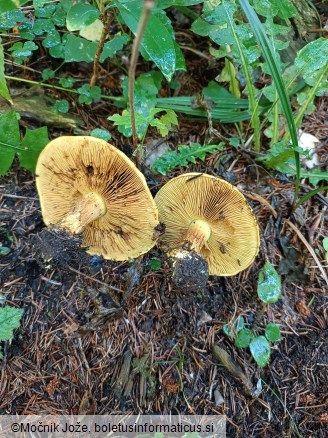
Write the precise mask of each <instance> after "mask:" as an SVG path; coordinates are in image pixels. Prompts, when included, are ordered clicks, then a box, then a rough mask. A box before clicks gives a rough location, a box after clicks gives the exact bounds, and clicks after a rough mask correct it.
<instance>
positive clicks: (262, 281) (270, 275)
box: [257, 262, 281, 304]
mask: <svg viewBox="0 0 328 438" xmlns="http://www.w3.org/2000/svg"><path fill="white" fill-rule="evenodd" d="M257 293H258V296H259V298H260V300H261V301H263V302H264V303H266V304H269V303H275V302H276V301H278V300H279V298H280V296H281V279H280V276H279V274H278V272H277V271H276V270H275V268H274V267H273V266H272V265H271V263H269V262H266V263H265V265H264V266H263V268H262V269H261V270H260V272H259V278H258V283H257Z"/></svg>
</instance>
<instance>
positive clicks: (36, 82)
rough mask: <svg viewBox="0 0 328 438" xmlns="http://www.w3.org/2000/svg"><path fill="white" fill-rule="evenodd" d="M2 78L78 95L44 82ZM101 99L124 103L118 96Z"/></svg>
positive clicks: (70, 90)
mask: <svg viewBox="0 0 328 438" xmlns="http://www.w3.org/2000/svg"><path fill="white" fill-rule="evenodd" d="M4 76H5V79H7V80H9V81H18V82H25V83H26V84H31V85H39V86H40V87H44V88H51V89H52V90H60V91H67V92H69V93H74V94H79V92H78V91H77V90H73V89H71V88H64V87H58V86H57V85H50V84H45V83H44V82H38V81H32V80H30V79H23V78H18V77H16V76H8V75H4ZM101 98H102V99H106V100H113V101H114V102H124V101H125V99H124V98H123V97H118V96H105V95H101Z"/></svg>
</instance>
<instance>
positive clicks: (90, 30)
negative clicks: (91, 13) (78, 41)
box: [80, 20, 104, 41]
mask: <svg viewBox="0 0 328 438" xmlns="http://www.w3.org/2000/svg"><path fill="white" fill-rule="evenodd" d="M103 28H104V25H103V23H102V21H101V20H96V21H94V22H93V23H92V24H89V26H87V27H84V28H83V29H81V30H80V36H81V37H82V38H85V39H86V40H88V41H99V40H100V37H101V34H102V31H103Z"/></svg>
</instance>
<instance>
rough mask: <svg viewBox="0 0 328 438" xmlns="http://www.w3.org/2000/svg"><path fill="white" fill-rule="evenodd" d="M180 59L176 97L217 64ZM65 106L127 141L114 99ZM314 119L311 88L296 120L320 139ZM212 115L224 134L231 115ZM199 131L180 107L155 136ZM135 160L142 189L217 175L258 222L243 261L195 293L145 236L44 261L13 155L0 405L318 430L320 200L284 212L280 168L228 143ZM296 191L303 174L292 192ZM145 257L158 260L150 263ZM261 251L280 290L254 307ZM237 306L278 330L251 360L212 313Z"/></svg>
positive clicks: (327, 344) (4, 205) (234, 427)
mask: <svg viewBox="0 0 328 438" xmlns="http://www.w3.org/2000/svg"><path fill="white" fill-rule="evenodd" d="M188 62H189V65H188V74H187V73H183V74H181V77H180V81H181V84H182V89H181V94H182V95H183V94H186V95H191V94H193V93H194V92H195V91H199V89H200V87H201V86H202V85H203V86H206V85H207V83H208V82H209V80H211V79H212V78H213V77H215V75H216V74H217V72H215V71H206V72H204V66H203V64H204V61H203V59H201V58H197V55H193V54H191V55H190V57H189V61H188ZM84 68H89V67H86V66H84ZM71 73H72V72H71ZM84 74H85V75H87V74H88V72H84ZM118 84H119V76H118V74H117V75H116V76H115V74H114V75H112V76H110V77H108V78H107V85H106V86H108V87H116V86H117V87H118ZM49 93H54V92H49ZM65 98H66V99H69V96H65ZM77 110H78V111H79V113H78V114H76V116H78V117H79V118H80V119H81V120H83V123H84V128H81V129H82V130H83V129H86V130H89V129H93V128H95V127H100V126H101V127H103V128H105V129H108V130H109V131H110V132H111V134H112V139H111V143H112V144H114V145H115V146H117V147H120V148H121V149H123V150H124V151H125V152H126V153H127V154H129V147H128V146H127V145H125V146H124V148H123V146H120V145H122V144H124V143H126V139H124V138H123V137H120V136H119V135H118V133H117V131H116V129H115V128H113V126H112V125H111V124H110V123H109V122H108V121H107V119H106V118H107V117H108V115H109V114H110V113H114V112H115V111H117V109H116V110H115V108H114V107H111V106H110V104H108V103H99V104H98V105H97V106H96V107H95V108H93V109H92V111H90V108H88V107H85V108H83V106H82V105H80V106H79V107H78V108H77ZM40 117H42V115H40ZM326 119H327V109H326V108H325V104H324V101H323V100H318V102H317V110H316V112H315V113H314V114H313V115H311V116H308V117H307V118H306V119H305V121H304V123H303V126H302V128H303V129H304V130H306V131H307V132H309V133H312V134H314V135H316V136H317V137H318V138H319V140H320V141H322V142H324V141H325V139H326V138H327V136H328V132H327V131H328V127H327V124H325V120H326ZM22 123H23V126H32V127H35V126H37V127H38V126H40V125H42V123H44V122H43V120H42V121H36V120H30V119H28V118H24V116H23V117H22ZM214 127H215V128H216V129H217V130H218V131H219V132H222V133H224V135H225V136H229V135H231V136H233V135H235V133H234V127H233V126H229V125H225V126H222V125H220V124H214ZM206 130H207V123H206V121H196V122H195V121H190V120H184V119H182V118H181V119H180V123H179V129H178V131H177V132H175V133H173V134H170V136H169V137H168V139H167V141H168V144H169V145H170V146H171V147H173V148H174V147H176V146H177V145H178V144H185V143H188V142H190V141H193V142H196V141H199V142H200V143H201V142H202V141H203V140H204V138H205V136H206V134H207V132H206ZM62 134H66V135H67V134H72V130H71V131H68V130H65V131H64V130H60V131H59V130H58V129H56V128H52V130H51V136H52V138H54V137H56V136H59V135H62ZM152 134H154V133H152V132H149V138H150V137H151V136H152ZM159 141H160V139H159ZM130 152H131V151H130ZM319 158H320V160H321V163H323V162H324V160H325V159H327V157H325V155H324V150H321V151H319ZM143 171H144V172H145V174H146V178H147V181H148V183H149V187H150V189H151V191H152V193H153V195H155V194H156V192H157V191H158V190H159V188H160V187H161V186H162V185H163V184H164V183H165V182H166V181H168V180H169V179H170V178H172V177H174V176H177V175H179V174H181V173H184V172H187V171H192V172H195V171H197V172H204V173H209V174H211V175H216V176H219V177H222V178H225V179H228V180H229V181H231V182H232V183H233V184H234V185H235V186H236V187H238V188H239V189H240V190H242V191H243V193H244V194H245V196H246V197H247V199H248V201H249V203H250V205H251V206H252V208H253V211H254V214H255V216H256V218H257V220H258V223H259V227H260V231H261V248H260V252H259V255H258V257H257V258H256V261H255V263H254V264H253V265H252V266H251V267H250V268H248V269H247V270H246V271H243V272H241V273H240V274H239V275H237V276H234V277H226V278H218V277H210V279H209V282H208V287H207V289H206V290H204V292H203V293H202V294H193V293H190V291H188V290H186V291H184V292H183V293H181V292H180V293H177V292H176V291H174V290H173V288H172V285H171V282H170V277H169V270H168V266H167V264H166V261H165V257H164V255H163V254H162V253H161V251H160V250H159V249H158V248H156V247H155V248H154V249H153V250H151V251H150V253H149V254H147V255H145V256H144V257H143V258H141V259H138V260H135V261H134V262H132V263H128V262H124V263H114V262H110V261H104V260H101V259H100V258H94V257H89V256H88V257H87V259H85V258H84V257H83V258H82V260H83V261H82V262H81V261H80V260H79V259H78V258H72V261H71V262H70V263H69V264H66V266H61V267H60V268H56V267H54V266H53V265H51V263H50V264H49V263H47V262H42V260H40V257H39V254H38V251H37V244H36V242H37V239H38V235H39V233H40V232H41V230H42V229H43V228H44V224H43V221H42V216H41V212H40V204H39V200H38V195H37V192H36V188H35V179H34V176H33V175H32V174H30V173H29V172H27V171H24V170H22V169H19V168H18V166H17V165H14V166H13V168H12V170H11V172H10V173H9V174H8V175H7V176H6V177H2V178H1V179H0V241H1V243H2V245H3V246H6V247H8V248H9V249H10V252H9V253H8V254H7V255H5V256H1V258H0V288H1V289H0V292H1V294H4V295H5V297H6V303H7V304H9V305H12V306H16V307H20V308H22V309H24V315H23V318H22V324H21V327H20V329H18V330H16V332H15V337H14V339H13V341H12V342H10V343H9V342H6V343H4V345H3V347H4V359H3V360H2V361H1V362H0V414H14V413H19V414H42V413H50V414H56V415H57V414H61V413H63V414H78V413H80V414H93V413H97V414H109V413H113V414H114V413H115V414H120V413H129V412H131V413H169V412H171V413H184V414H208V415H216V414H224V415H226V417H227V431H228V436H233V437H242V438H247V437H264V436H266V437H285V436H304V437H318V438H319V437H327V436H328V305H327V304H328V295H327V283H326V281H325V278H324V275H323V274H322V272H321V270H320V268H319V267H318V264H317V262H316V261H315V260H314V259H313V257H312V255H311V253H310V251H309V248H312V249H313V250H314V251H315V254H317V257H318V258H319V260H320V262H321V265H323V266H324V268H323V269H325V265H327V263H326V262H325V254H324V251H323V248H322V245H321V241H322V237H323V236H324V235H325V233H326V231H325V229H324V220H325V219H327V200H326V198H324V197H323V196H322V195H317V196H314V197H312V198H311V199H310V200H308V201H307V202H305V203H304V204H303V206H302V207H301V208H300V209H299V210H298V211H297V213H296V214H293V215H292V216H289V210H290V204H291V199H292V196H293V190H294V181H293V179H292V178H290V179H287V178H286V177H284V175H282V174H277V173H275V172H268V171H267V170H265V169H264V168H262V167H261V166H260V165H258V163H257V162H255V161H254V159H253V157H252V155H251V154H249V153H247V152H244V151H237V150H232V149H231V150H229V149H225V150H224V151H219V152H217V153H216V154H214V155H209V156H208V157H207V159H206V161H204V162H197V163H196V164H191V165H190V166H189V168H188V169H185V168H177V169H176V170H175V172H170V173H169V174H168V175H167V176H166V177H162V176H159V175H154V174H151V173H149V170H147V169H146V168H143ZM307 189H308V186H307V182H306V181H303V183H302V185H301V195H304V194H305V193H306V192H307ZM304 241H305V242H304ZM152 259H158V260H161V267H160V268H159V269H158V270H156V271H154V270H152V269H151V267H152V265H151V263H150V260H152ZM266 260H269V261H270V262H271V263H272V264H273V265H274V266H275V267H276V268H277V269H278V270H280V272H283V274H282V275H281V276H282V290H283V291H282V298H281V300H279V301H278V302H277V303H276V304H271V305H269V306H268V308H267V310H266V312H265V313H264V314H261V311H262V306H261V302H260V301H259V299H258V297H257V279H258V272H259V270H260V269H261V267H262V266H263V264H264V262H265V261H266ZM326 272H327V270H326ZM326 275H327V274H326ZM111 287H115V288H118V289H120V290H121V291H122V292H117V291H114V290H113V289H111ZM113 294H115V298H116V301H118V302H119V303H120V304H119V305H115V303H114V302H113V300H112V299H111V298H110V296H113ZM241 315H242V316H244V318H245V320H247V321H248V323H249V324H250V326H251V327H253V328H254V329H255V330H261V328H262V327H264V326H265V324H266V323H267V322H274V323H276V324H278V325H279V326H280V328H281V331H282V339H281V341H280V342H278V343H276V344H275V345H274V346H273V348H272V356H271V360H270V363H269V365H268V366H266V367H265V368H264V369H260V368H259V367H258V366H257V365H256V364H255V362H254V360H253V359H252V358H251V355H250V354H249V351H248V350H242V349H237V348H236V347H235V345H234V343H233V342H232V341H231V340H230V339H229V338H228V337H227V336H226V335H225V334H224V333H223V330H222V328H223V325H224V324H227V323H229V322H231V321H232V320H233V319H235V318H236V317H237V316H241ZM213 345H218V346H220V347H222V348H224V349H225V350H226V351H227V352H228V353H229V355H230V356H231V358H232V360H233V361H234V362H235V363H236V364H238V365H239V367H240V368H241V370H242V373H243V375H244V377H245V378H244V379H242V380H239V379H238V378H236V376H235V375H232V374H231V373H230V372H229V371H228V369H226V368H225V367H224V366H223V365H222V364H221V363H220V362H219V361H218V360H217V358H216V357H214V356H213V355H212V346H213ZM259 384H261V385H262V389H261V388H259ZM256 390H257V391H256ZM255 394H256V395H255Z"/></svg>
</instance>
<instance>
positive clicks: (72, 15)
mask: <svg viewBox="0 0 328 438" xmlns="http://www.w3.org/2000/svg"><path fill="white" fill-rule="evenodd" d="M99 15H100V12H99V9H97V8H96V7H94V6H92V5H89V4H76V5H73V6H72V7H71V9H70V10H69V11H68V13H67V17H66V26H67V29H68V30H69V31H70V32H73V31H74V30H80V29H83V28H84V27H86V26H89V25H90V24H92V23H93V22H94V21H96V20H97V18H98V17H99Z"/></svg>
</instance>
